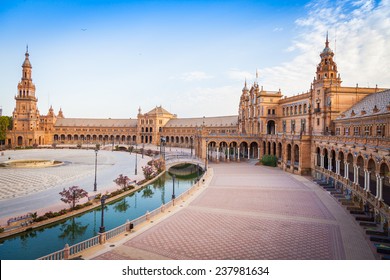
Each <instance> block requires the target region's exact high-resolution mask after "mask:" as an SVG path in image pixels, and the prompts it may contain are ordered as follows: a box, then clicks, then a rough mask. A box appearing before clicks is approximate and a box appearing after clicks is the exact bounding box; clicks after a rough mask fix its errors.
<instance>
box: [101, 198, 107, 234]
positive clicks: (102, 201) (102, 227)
mask: <svg viewBox="0 0 390 280" xmlns="http://www.w3.org/2000/svg"><path fill="white" fill-rule="evenodd" d="M106 199H107V196H106V195H103V196H102V197H101V198H100V203H101V204H102V220H101V223H100V229H99V232H100V233H103V232H105V231H106V228H105V226H104V203H105V202H106Z"/></svg>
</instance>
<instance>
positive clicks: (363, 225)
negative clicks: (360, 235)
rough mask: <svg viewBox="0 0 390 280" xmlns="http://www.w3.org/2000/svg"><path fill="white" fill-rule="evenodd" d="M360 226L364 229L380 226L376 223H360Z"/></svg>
mask: <svg viewBox="0 0 390 280" xmlns="http://www.w3.org/2000/svg"><path fill="white" fill-rule="evenodd" d="M359 225H361V226H362V227H376V226H377V225H378V224H377V223H375V222H372V223H371V222H360V223H359Z"/></svg>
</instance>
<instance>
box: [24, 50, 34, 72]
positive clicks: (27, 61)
mask: <svg viewBox="0 0 390 280" xmlns="http://www.w3.org/2000/svg"><path fill="white" fill-rule="evenodd" d="M28 57H29V54H28V52H26V58H25V59H24V62H23V65H22V67H29V68H32V66H31V63H30V60H29V59H28Z"/></svg>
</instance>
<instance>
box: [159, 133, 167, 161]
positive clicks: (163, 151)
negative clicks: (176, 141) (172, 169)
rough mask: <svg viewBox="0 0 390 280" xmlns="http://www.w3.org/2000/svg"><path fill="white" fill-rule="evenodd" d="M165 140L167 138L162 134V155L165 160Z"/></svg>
mask: <svg viewBox="0 0 390 280" xmlns="http://www.w3.org/2000/svg"><path fill="white" fill-rule="evenodd" d="M165 142H166V138H165V137H163V136H161V138H160V156H161V157H162V158H163V159H164V160H165Z"/></svg>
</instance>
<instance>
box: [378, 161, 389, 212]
mask: <svg viewBox="0 0 390 280" xmlns="http://www.w3.org/2000/svg"><path fill="white" fill-rule="evenodd" d="M379 175H380V176H381V177H382V199H383V202H384V203H386V204H387V205H388V206H390V180H389V179H390V172H389V166H388V164H386V162H382V164H381V165H380V167H379Z"/></svg>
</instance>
